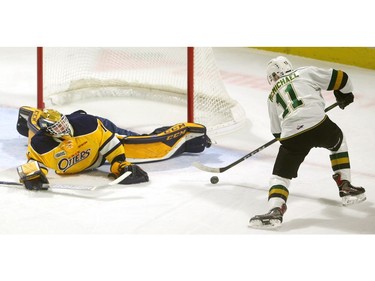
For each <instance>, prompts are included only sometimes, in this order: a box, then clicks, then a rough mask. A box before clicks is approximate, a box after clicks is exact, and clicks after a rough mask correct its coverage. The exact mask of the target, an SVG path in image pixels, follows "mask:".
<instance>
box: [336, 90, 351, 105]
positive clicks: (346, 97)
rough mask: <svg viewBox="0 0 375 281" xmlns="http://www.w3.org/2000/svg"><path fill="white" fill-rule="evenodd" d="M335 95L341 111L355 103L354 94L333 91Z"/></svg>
mask: <svg viewBox="0 0 375 281" xmlns="http://www.w3.org/2000/svg"><path fill="white" fill-rule="evenodd" d="M333 93H334V94H335V97H336V101H337V103H338V104H339V107H340V108H341V109H344V108H345V107H346V106H348V105H349V104H351V103H352V102H353V101H354V95H353V93H347V94H344V93H341V92H340V91H337V90H335V91H333Z"/></svg>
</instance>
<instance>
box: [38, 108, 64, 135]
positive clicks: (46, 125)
mask: <svg viewBox="0 0 375 281" xmlns="http://www.w3.org/2000/svg"><path fill="white" fill-rule="evenodd" d="M38 124H39V126H40V128H41V129H44V130H45V131H46V133H48V134H49V135H51V136H53V137H62V136H65V135H70V134H71V126H70V123H69V120H68V118H66V116H65V115H64V114H61V113H60V112H58V111H56V110H53V109H44V110H43V111H42V113H41V114H40V117H39V120H38Z"/></svg>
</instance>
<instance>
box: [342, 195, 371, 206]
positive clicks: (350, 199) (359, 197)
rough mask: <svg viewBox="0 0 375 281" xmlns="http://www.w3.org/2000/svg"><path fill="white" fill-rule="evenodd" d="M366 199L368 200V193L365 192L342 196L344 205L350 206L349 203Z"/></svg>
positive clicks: (352, 203)
mask: <svg viewBox="0 0 375 281" xmlns="http://www.w3.org/2000/svg"><path fill="white" fill-rule="evenodd" d="M365 200H366V194H365V193H362V194H359V195H356V196H352V195H348V196H344V197H342V204H343V205H344V206H349V205H354V204H358V203H361V202H363V201H365Z"/></svg>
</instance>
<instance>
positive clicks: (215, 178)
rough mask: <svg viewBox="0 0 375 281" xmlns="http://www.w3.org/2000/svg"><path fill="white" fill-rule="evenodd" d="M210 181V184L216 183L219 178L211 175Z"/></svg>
mask: <svg viewBox="0 0 375 281" xmlns="http://www.w3.org/2000/svg"><path fill="white" fill-rule="evenodd" d="M210 181H211V183H212V184H217V183H218V182H219V178H218V177H217V176H213V177H211V179H210Z"/></svg>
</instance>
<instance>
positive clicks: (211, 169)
mask: <svg viewBox="0 0 375 281" xmlns="http://www.w3.org/2000/svg"><path fill="white" fill-rule="evenodd" d="M192 165H193V166H194V167H195V168H197V169H199V170H202V171H205V172H210V173H221V171H220V168H214V167H208V166H205V165H203V164H202V163H199V162H194V163H193V164H192Z"/></svg>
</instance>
